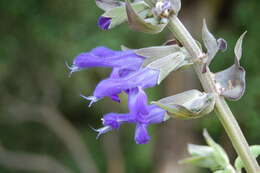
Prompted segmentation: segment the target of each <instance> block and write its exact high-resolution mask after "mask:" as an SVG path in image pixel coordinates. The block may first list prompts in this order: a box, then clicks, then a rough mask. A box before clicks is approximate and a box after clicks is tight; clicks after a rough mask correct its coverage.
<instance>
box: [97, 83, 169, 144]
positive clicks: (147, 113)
mask: <svg viewBox="0 0 260 173" xmlns="http://www.w3.org/2000/svg"><path fill="white" fill-rule="evenodd" d="M128 94H129V97H128V107H129V113H127V114H118V113H109V114H106V115H105V116H104V117H103V119H102V120H103V125H104V127H102V128H100V129H97V130H96V131H97V132H98V136H100V135H101V134H104V133H106V132H108V131H110V130H112V129H118V128H119V127H120V126H121V124H123V123H135V124H136V130H135V141H136V143H137V144H146V143H148V142H149V140H150V136H149V134H148V131H147V127H148V126H149V125H150V124H156V123H161V122H163V121H164V118H165V115H166V111H165V110H163V109H162V108H159V107H157V106H156V105H148V104H147V96H146V94H145V92H144V91H143V90H142V88H141V87H137V88H133V89H131V90H129V92H128Z"/></svg>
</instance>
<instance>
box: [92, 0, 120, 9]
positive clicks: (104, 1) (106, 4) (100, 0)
mask: <svg viewBox="0 0 260 173" xmlns="http://www.w3.org/2000/svg"><path fill="white" fill-rule="evenodd" d="M96 4H97V6H98V7H99V8H101V9H102V10H104V11H108V10H111V9H113V8H116V7H120V6H123V5H124V4H125V3H124V2H121V1H115V0H96Z"/></svg>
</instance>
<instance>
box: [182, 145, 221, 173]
mask: <svg viewBox="0 0 260 173" xmlns="http://www.w3.org/2000/svg"><path fill="white" fill-rule="evenodd" d="M188 152H189V154H190V155H191V156H192V157H189V158H186V159H183V160H181V161H180V162H179V163H181V164H183V163H184V164H192V165H194V166H198V167H203V168H210V169H211V170H216V169H218V168H219V166H218V164H217V163H216V162H215V159H214V157H213V149H212V148H211V147H209V146H204V145H194V144H189V145H188Z"/></svg>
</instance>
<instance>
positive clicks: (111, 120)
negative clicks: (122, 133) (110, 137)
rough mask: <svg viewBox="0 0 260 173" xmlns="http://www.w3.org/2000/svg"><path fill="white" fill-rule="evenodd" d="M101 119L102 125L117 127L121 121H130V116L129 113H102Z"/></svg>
mask: <svg viewBox="0 0 260 173" xmlns="http://www.w3.org/2000/svg"><path fill="white" fill-rule="evenodd" d="M102 120H103V125H104V126H110V127H112V128H114V129H117V128H119V127H120V125H121V124H122V123H124V122H128V121H130V120H131V117H130V115H129V114H118V113H108V114H106V115H104V117H103V119H102Z"/></svg>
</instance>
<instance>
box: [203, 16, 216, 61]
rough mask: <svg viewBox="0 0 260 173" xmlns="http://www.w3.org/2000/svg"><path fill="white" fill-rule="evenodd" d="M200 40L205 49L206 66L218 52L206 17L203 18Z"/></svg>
mask: <svg viewBox="0 0 260 173" xmlns="http://www.w3.org/2000/svg"><path fill="white" fill-rule="evenodd" d="M202 40H203V43H204V45H205V47H206V49H207V54H208V60H207V63H206V65H207V66H208V65H209V64H210V62H211V61H212V60H213V58H214V56H215V55H216V53H217V52H218V50H219V47H218V42H217V40H216V38H215V37H214V36H213V34H212V33H211V32H210V31H209V29H208V27H207V23H206V19H203V27H202Z"/></svg>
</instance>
